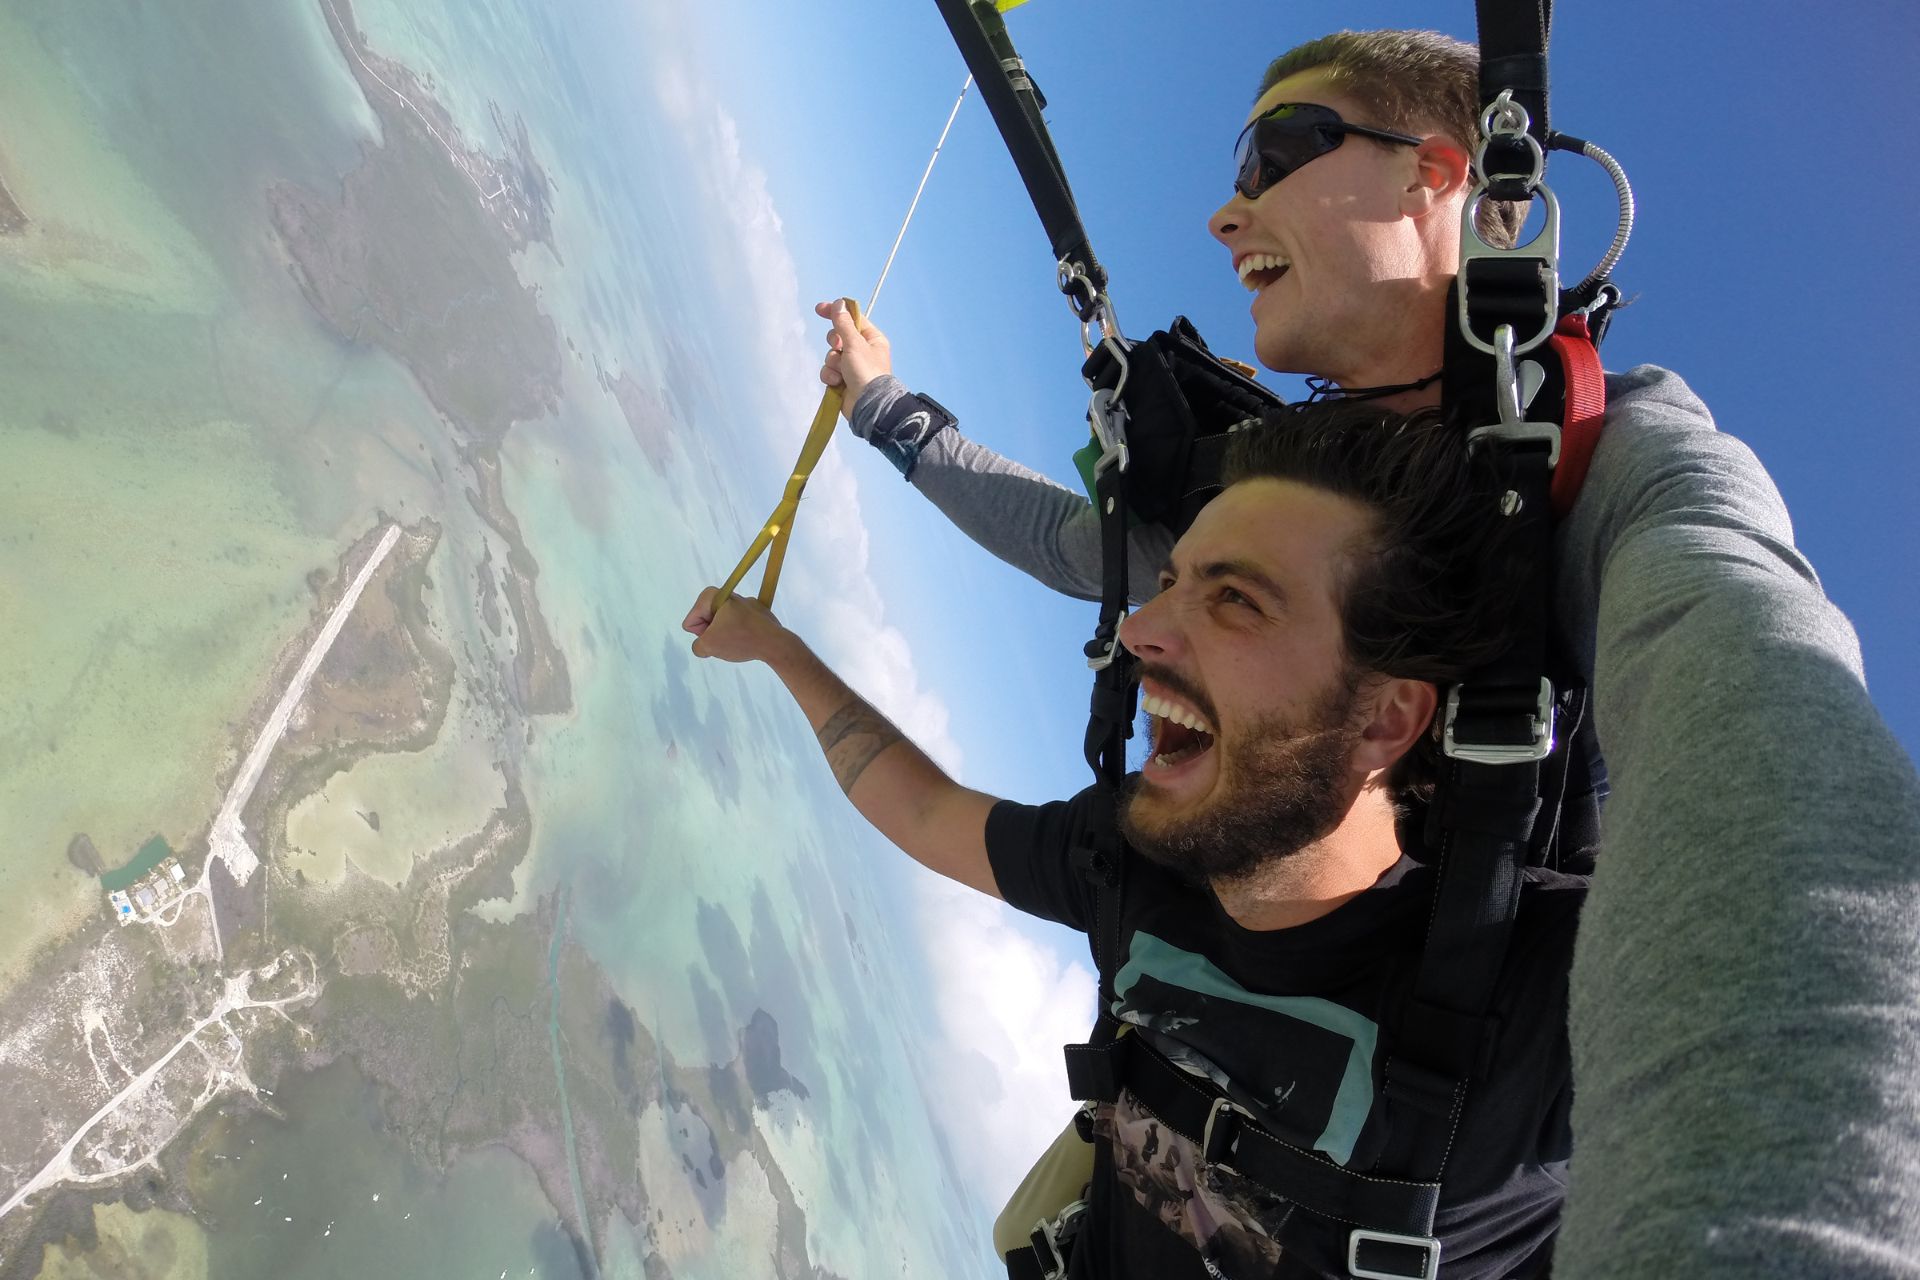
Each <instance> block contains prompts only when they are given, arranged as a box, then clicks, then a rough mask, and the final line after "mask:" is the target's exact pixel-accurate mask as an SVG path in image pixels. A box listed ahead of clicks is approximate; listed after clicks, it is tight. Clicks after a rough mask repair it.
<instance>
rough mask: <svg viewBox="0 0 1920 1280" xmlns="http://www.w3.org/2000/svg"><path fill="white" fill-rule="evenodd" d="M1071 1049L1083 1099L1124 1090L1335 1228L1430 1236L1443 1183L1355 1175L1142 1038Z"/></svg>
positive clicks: (1219, 1164)
mask: <svg viewBox="0 0 1920 1280" xmlns="http://www.w3.org/2000/svg"><path fill="white" fill-rule="evenodd" d="M1066 1052H1067V1083H1068V1088H1069V1090H1070V1091H1071V1092H1072V1094H1073V1096H1074V1098H1075V1099H1076V1100H1077V1101H1082V1102H1107V1103H1111V1102H1116V1101H1118V1100H1119V1097H1120V1093H1121V1091H1122V1090H1123V1089H1124V1090H1125V1091H1126V1092H1128V1093H1130V1094H1132V1095H1133V1097H1134V1098H1135V1100H1137V1101H1138V1102H1139V1104H1140V1105H1141V1106H1142V1107H1144V1108H1145V1109H1146V1110H1147V1111H1150V1112H1152V1113H1153V1115H1154V1116H1155V1117H1156V1118H1158V1119H1159V1121H1160V1122H1161V1123H1162V1124H1164V1125H1166V1126H1167V1127H1168V1128H1169V1129H1171V1130H1173V1131H1174V1132H1175V1133H1177V1134H1179V1135H1180V1136H1181V1137H1183V1138H1186V1139H1187V1140H1188V1141H1189V1142H1192V1143H1193V1144H1194V1147H1195V1150H1196V1151H1197V1152H1198V1153H1199V1156H1200V1159H1201V1160H1202V1161H1203V1162H1205V1163H1206V1164H1208V1165H1211V1166H1212V1167H1214V1168H1216V1169H1223V1170H1226V1171H1227V1172H1230V1173H1234V1174H1238V1175H1239V1176H1240V1177H1243V1178H1246V1179H1247V1180H1248V1181H1250V1182H1253V1183H1255V1184H1256V1185H1258V1186H1260V1187H1262V1188H1264V1189H1266V1190H1267V1191H1270V1192H1272V1193H1273V1194H1274V1195H1277V1196H1279V1197H1281V1198H1282V1199H1284V1200H1287V1201H1289V1202H1290V1203H1293V1204H1297V1205H1299V1206H1300V1207H1301V1208H1303V1209H1306V1210H1308V1211H1310V1212H1312V1213H1316V1214H1319V1215H1321V1216H1322V1217H1326V1218H1331V1219H1333V1220H1335V1221H1338V1222H1344V1223H1349V1224H1356V1225H1362V1226H1366V1227H1368V1228H1371V1229H1373V1230H1375V1231H1386V1232H1394V1233H1398V1234H1401V1235H1409V1236H1427V1235H1429V1234H1431V1232H1432V1228H1433V1215H1434V1212H1435V1211H1436V1210H1437V1209H1438V1208H1439V1205H1440V1184H1439V1183H1438V1182H1429V1181H1417V1180H1408V1179H1402V1178H1384V1177H1378V1176H1375V1175H1373V1174H1367V1173H1359V1172H1356V1171H1354V1170H1352V1169H1346V1168H1343V1167H1341V1166H1340V1165H1337V1164H1335V1163H1333V1162H1332V1161H1331V1160H1329V1159H1327V1158H1326V1157H1325V1156H1323V1155H1320V1154H1318V1153H1316V1152H1312V1151H1308V1150H1306V1149H1304V1148H1301V1147H1297V1146H1294V1145H1293V1144H1292V1143H1290V1142H1287V1141H1286V1140H1284V1139H1282V1138H1280V1137H1278V1136H1276V1135H1275V1134H1273V1133H1272V1132H1270V1131H1269V1130H1267V1129H1266V1128H1264V1127H1263V1126H1262V1125H1261V1124H1260V1122H1259V1121H1258V1120H1257V1119H1256V1118H1255V1117H1254V1115H1253V1113H1252V1112H1250V1111H1247V1110H1246V1109H1245V1108H1243V1107H1240V1106H1238V1105H1237V1104H1235V1103H1234V1102H1233V1101H1232V1100H1231V1099H1229V1098H1228V1097H1227V1096H1226V1095H1225V1094H1223V1093H1221V1092H1220V1091H1219V1090H1218V1089H1215V1088H1213V1087H1212V1086H1211V1085H1209V1084H1205V1083H1203V1082H1201V1081H1199V1080H1197V1079H1195V1078H1194V1077H1193V1076H1191V1075H1189V1074H1187V1073H1186V1072H1184V1071H1182V1070H1180V1068H1178V1067H1176V1066H1174V1065H1173V1064H1172V1063H1170V1062H1168V1061H1167V1060H1166V1058H1165V1057H1163V1056H1162V1055H1161V1054H1159V1053H1158V1052H1156V1051H1155V1050H1154V1049H1153V1048H1152V1046H1150V1045H1148V1044H1147V1043H1145V1041H1143V1040H1142V1039H1141V1038H1140V1037H1139V1036H1137V1035H1123V1036H1120V1037H1119V1038H1117V1039H1115V1040H1112V1041H1109V1042H1108V1043H1106V1044H1101V1045H1095V1044H1084V1045H1068V1046H1067V1051H1066Z"/></svg>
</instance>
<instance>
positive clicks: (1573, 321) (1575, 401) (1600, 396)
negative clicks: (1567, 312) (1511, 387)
mask: <svg viewBox="0 0 1920 1280" xmlns="http://www.w3.org/2000/svg"><path fill="white" fill-rule="evenodd" d="M1547 343H1548V345H1549V346H1551V347H1552V348H1553V349H1554V351H1555V352H1556V353H1557V354H1558V355H1559V357H1560V367H1561V369H1562V370H1563V371H1564V373H1565V374H1566V386H1567V413H1566V421H1565V422H1563V423H1562V424H1561V426H1560V464H1559V466H1557V467H1555V468H1554V472H1553V514H1554V515H1555V516H1556V517H1558V518H1560V519H1565V518H1566V514H1567V512H1568V511H1570V510H1572V509H1573V500H1574V499H1575V498H1577V497H1579V496H1580V485H1581V483H1582V482H1583V481H1585V480H1586V478H1587V464H1588V463H1590V462H1592V461H1593V447H1594V446H1595V445H1596V444H1598V443H1600V424H1601V421H1602V420H1603V419H1604V418H1605V417H1606V414H1607V383H1606V377H1605V375H1604V374H1603V373H1602V372H1601V370H1600V353H1599V352H1598V351H1595V350H1594V349H1593V338H1592V337H1591V336H1590V335H1589V334H1588V332H1587V318H1586V317H1585V316H1582V315H1571V316H1566V317H1564V318H1562V319H1561V321H1560V323H1559V325H1558V326H1556V327H1555V329H1554V331H1553V336H1552V337H1551V338H1549V339H1547Z"/></svg>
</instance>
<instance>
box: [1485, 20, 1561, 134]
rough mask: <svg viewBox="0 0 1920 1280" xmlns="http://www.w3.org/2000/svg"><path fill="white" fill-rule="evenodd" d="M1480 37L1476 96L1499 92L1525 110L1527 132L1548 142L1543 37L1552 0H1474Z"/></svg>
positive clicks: (1487, 97)
mask: <svg viewBox="0 0 1920 1280" xmlns="http://www.w3.org/2000/svg"><path fill="white" fill-rule="evenodd" d="M1473 14H1474V21H1475V25H1476V26H1477V27H1478V29H1479V37H1480V101H1481V102H1482V103H1488V102H1492V101H1493V100H1494V99H1495V98H1497V97H1499V96H1500V94H1501V93H1502V92H1510V93H1512V94H1513V100H1514V101H1515V102H1518V103H1519V104H1520V105H1521V106H1523V107H1525V108H1526V110H1527V115H1528V116H1529V117H1530V118H1531V123H1530V124H1529V125H1528V128H1527V132H1528V133H1531V134H1532V135H1533V136H1534V139H1535V140H1536V141H1538V142H1539V143H1540V144H1541V145H1542V146H1545V145H1546V142H1547V133H1548V131H1549V130H1548V126H1547V37H1548V36H1549V35H1550V34H1551V31H1552V26H1553V0H1474V6H1473Z"/></svg>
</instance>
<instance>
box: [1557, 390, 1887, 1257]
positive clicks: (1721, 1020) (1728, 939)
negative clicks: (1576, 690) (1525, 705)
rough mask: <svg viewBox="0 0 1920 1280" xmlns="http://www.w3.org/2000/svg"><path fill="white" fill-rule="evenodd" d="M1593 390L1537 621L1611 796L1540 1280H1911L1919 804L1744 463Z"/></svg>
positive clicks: (1808, 579) (1685, 398) (1742, 451)
mask: <svg viewBox="0 0 1920 1280" xmlns="http://www.w3.org/2000/svg"><path fill="white" fill-rule="evenodd" d="M1609 390H1610V393H1611V400H1612V404H1611V407H1610V409H1609V412H1608V417H1607V425H1606V428H1605V430H1604V432H1603V434H1602V437H1601V441H1600V444H1599V446H1598V449H1597V451H1596V453H1595V456H1594V461H1593V467H1592V470H1591V472H1590V473H1589V477H1588V480H1587V483H1586V486H1585V488H1584V490H1583V492H1582V495H1581V497H1580V500H1579V502H1578V503H1577V504H1576V506H1575V508H1574V510H1573V512H1572V513H1571V515H1570V517H1569V519H1568V520H1567V521H1566V522H1565V524H1564V525H1563V526H1562V535H1563V542H1562V544H1561V546H1560V568H1561V584H1560V587H1559V590H1558V592H1557V594H1558V596H1559V600H1560V603H1561V606H1562V612H1561V622H1562V625H1563V626H1564V627H1565V629H1566V631H1567V633H1568V635H1569V636H1570V637H1571V639H1572V642H1573V644H1574V647H1575V649H1576V650H1578V651H1580V653H1581V656H1582V657H1583V658H1584V659H1585V660H1586V661H1588V662H1590V664H1591V669H1592V671H1593V690H1594V706H1595V714H1596V722H1595V723H1596V727H1597V729H1598V732H1599V736H1600V744H1601V750H1602V752H1603V753H1604V755H1605V757H1606V760H1607V765H1608V770H1609V773H1610V775H1611V781H1612V787H1613V794H1612V797H1611V799H1610V800H1609V802H1608V805H1607V809H1606V814H1605V821H1604V842H1603V852H1602V853H1601V855H1600V863H1599V871H1598V874H1597V875H1596V876H1595V879H1594V884H1593V889H1592V892H1591V895H1590V896H1589V898H1588V901H1587V905H1586V909H1585V913H1584V916H1583V919H1582V923H1581V929H1580V937H1579V945H1578V949H1577V953H1576V957H1575V961H1574V971H1573V986H1572V1010H1571V1030H1572V1043H1573V1052H1574V1079H1575V1081H1576V1088H1575V1100H1574V1111H1573V1127H1574V1139H1575V1147H1574V1160H1573V1167H1572V1181H1571V1192H1570V1197H1569V1201H1568V1208H1567V1214H1566V1219H1565V1226H1564V1229H1563V1234H1562V1236H1561V1239H1560V1242H1559V1248H1558V1249H1557V1251H1556V1266H1555V1273H1554V1274H1555V1276H1556V1277H1557V1278H1558V1280H1595V1278H1597V1277H1609V1278H1611V1277H1621V1278H1623V1280H1624V1278H1625V1277H1636V1278H1637V1277H1643V1276H1654V1275H1674V1276H1679V1275H1684V1276H1689V1277H1722V1276H1725V1277H1732V1276H1742V1277H1745V1276H1780V1277H1787V1276H1795V1277H1800V1276H1816V1275H1817V1276H1861V1277H1865V1276H1875V1277H1879V1276H1896V1275H1899V1276H1910V1277H1911V1276H1920V1066H1917V1065H1916V1064H1917V1063H1920V779H1916V776H1915V772H1914V768H1913V764H1912V762H1911V761H1910V760H1909V759H1908V758H1907V756H1906V754H1905V752H1904V751H1903V750H1902V749H1901V747H1900V745H1899V743H1898V742H1897V741H1896V740H1895V738H1894V737H1893V735H1892V733H1891V732H1890V731H1889V730H1888V729H1887V727H1886V725H1885V724H1884V723H1883V722H1882V720H1881V718H1880V716H1879V714H1878V713H1877V712H1876V711H1875V710H1874V707H1873V704H1872V702H1871V701H1870V700H1869V698H1868V695H1867V690H1866V686H1865V683H1864V678H1863V675H1862V672H1861V663H1860V651H1859V645H1858V642H1857V641H1856V639H1855V636H1854V633H1853V630H1852V628H1851V626H1849V624H1848V623H1847V620H1846V618H1845V617H1844V616H1842V615H1841V613H1840V612H1839V610H1838V609H1836V608H1835V607H1834V606H1833V605H1832V604H1831V603H1829V602H1828V601H1827V600H1826V598H1825V596H1824V595H1823V594H1822V592H1821V590H1820V586H1819V582H1818V580H1817V579H1816V578H1815V576H1814V573H1813V570H1812V568H1811V567H1810V566H1809V565H1808V564H1807V562H1806V560H1805V559H1804V558H1803V557H1802V556H1801V555H1800V553H1799V552H1798V551H1797V550H1796V549H1795V548H1794V545H1793V531H1792V527H1791V525H1790V524H1789V522H1788V519H1787V513H1786V509H1785V507H1784V505H1783V504H1782V502H1781V500H1780V495H1779V493H1778V492H1777V491H1776V490H1775V488H1774V486H1773V484H1772V482H1771V480H1769V479H1768V477H1767V475H1766V473H1765V471H1764V470H1763V469H1762V468H1761V466H1760V464H1759V463H1758V461H1757V460H1756V459H1755V458H1754V457H1753V455H1752V453H1751V452H1749V451H1748V450H1747V448H1746V447H1745V446H1744V445H1742V444H1740V443H1739V442H1738V441H1736V440H1734V439H1732V438H1731V437H1729V436H1726V435H1722V434H1720V433H1719V432H1717V431H1716V430H1715V429H1714V427H1713V422H1712V419H1711V418H1710V417H1709V415H1708V414H1707V411H1706V409H1705V407H1704V406H1703V405H1702V404H1701V403H1700V401H1699V400H1698V399H1697V398H1695V397H1694V395H1693V394H1692V392H1691V391H1689V390H1688V389H1687V387H1686V386H1685V385H1684V384H1683V383H1682V382H1681V381H1680V379H1679V378H1677V377H1675V376H1673V375H1672V374H1669V373H1666V372H1664V371H1662V370H1657V369H1651V368H1641V369H1636V370H1634V371H1632V372H1631V373H1629V374H1627V375H1625V376H1623V377H1621V378H1617V379H1613V380H1612V381H1611V385H1610V388H1609ZM1596 602H1597V609H1596Z"/></svg>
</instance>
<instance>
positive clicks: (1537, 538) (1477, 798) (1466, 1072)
mask: <svg viewBox="0 0 1920 1280" xmlns="http://www.w3.org/2000/svg"><path fill="white" fill-rule="evenodd" d="M1470 447H1473V448H1477V449H1483V450H1486V451H1488V452H1490V453H1491V454H1492V455H1493V459H1492V461H1493V464H1494V466H1495V469H1496V473H1497V475H1498V476H1499V479H1500V481H1501V483H1500V485H1499V486H1498V487H1497V488H1498V495H1499V496H1498V498H1497V499H1496V500H1497V501H1499V502H1500V504H1501V510H1502V512H1504V513H1505V514H1504V516H1503V518H1504V519H1507V520H1512V521H1516V522H1518V525H1519V527H1518V528H1516V529H1515V530H1514V540H1515V545H1516V546H1517V547H1519V548H1522V549H1523V550H1522V552H1521V553H1522V554H1524V555H1526V556H1527V558H1528V559H1527V562H1526V564H1525V566H1524V568H1525V573H1524V575H1523V576H1522V577H1521V580H1520V581H1519V582H1518V583H1517V587H1518V592H1519V594H1518V595H1517V597H1516V598H1515V599H1514V602H1513V608H1514V614H1515V640H1514V643H1513V644H1512V646H1511V647H1510V648H1509V649H1508V651H1507V653H1506V655H1505V656H1504V657H1502V658H1501V659H1500V660H1499V661H1497V662H1494V663H1491V664H1489V665H1488V666H1487V667H1485V668H1483V669H1482V670H1480V671H1477V672H1475V673H1474V674H1473V676H1472V677H1471V678H1470V679H1468V680H1465V681H1463V682H1461V683H1460V684H1459V685H1458V686H1456V687H1455V689H1454V690H1453V691H1452V693H1451V694H1450V695H1449V700H1448V709H1447V713H1446V716H1445V721H1444V723H1445V726H1446V740H1447V742H1448V745H1449V758H1448V761H1447V765H1448V767H1447V770H1446V772H1445V773H1444V775H1443V776H1442V778H1441V781H1440V785H1439V787H1438V788H1437V790H1436V793H1435V796H1434V802H1433V806H1432V808H1431V809H1430V810H1429V812H1428V843H1429V845H1430V846H1432V847H1434V848H1436V849H1437V850H1438V862H1439V868H1438V883H1437V885H1436V886H1435V891H1434V907H1433V916H1432V919H1431V920H1430V921H1429V923H1428V926H1427V936H1426V940H1425V943H1424V945H1423V947H1422V950H1421V955H1420V967H1419V970H1418V973H1417V974H1416V976H1415V979H1414V988H1413V994H1412V996H1411V998H1410V999H1409V1001H1408V1003H1407V1007H1406V1009H1405V1010H1404V1012H1403V1013H1402V1015H1401V1017H1400V1019H1399V1021H1398V1023H1397V1024H1396V1025H1395V1027H1394V1028H1393V1031H1392V1034H1391V1035H1390V1036H1389V1038H1388V1047H1389V1055H1388V1060H1387V1063H1386V1066H1385V1069H1384V1071H1383V1076H1384V1084H1383V1088H1382V1092H1383V1094H1384V1096H1385V1098H1386V1102H1387V1107H1388V1117H1389V1118H1388V1137H1387V1146H1386V1150H1385V1151H1384V1152H1383V1154H1382V1157H1381V1166H1382V1167H1383V1168H1389V1169H1392V1170H1394V1171H1395V1172H1397V1173H1400V1174H1402V1175H1404V1176H1407V1177H1414V1178H1432V1179H1435V1180H1438V1179H1439V1178H1441V1177H1442V1176H1443V1175H1444V1173H1445V1168H1446V1161H1447V1156H1448V1155H1449V1153H1450V1151H1451V1149H1452V1139H1453V1134H1454V1131H1455V1128H1456V1126H1457V1124H1458V1121H1459V1115H1460V1110H1461V1108H1462V1106H1464V1104H1465V1100H1466V1093H1467V1089H1468V1086H1469V1083H1470V1082H1471V1081H1473V1080H1475V1079H1484V1078H1485V1075H1486V1068H1487V1062H1488V1056H1489V1054H1490V1053H1491V1052H1492V1050H1493V1048H1494V1044H1495V1041H1496V1038H1497V1035H1498V1032H1499V1027H1498V1025H1497V1021H1496V1019H1495V1018H1494V1016H1493V1012H1492V1008H1493V996H1494V988H1495V986H1496V984H1497V983H1498V981H1499V977H1500V972H1501V969H1502V968H1503V966H1504V965H1505V963H1506V957H1507V944H1508V942H1509V940H1510V938H1511V936H1512V932H1513V921H1514V916H1515V914H1516V913H1517V911H1518V908H1519V903H1520V889H1521V884H1522V880H1523V875H1524V869H1525V867H1526V865H1527V863H1528V860H1529V854H1530V846H1531V844H1532V839H1533V833H1534V827H1535V823H1536V820H1537V818H1538V816H1539V812H1540V790H1541V764H1542V759H1543V758H1544V752H1541V753H1540V754H1538V755H1536V756H1535V757H1534V758H1528V757H1529V755H1530V754H1532V753H1530V752H1529V748H1530V747H1532V746H1534V745H1535V744H1537V743H1539V741H1540V737H1541V735H1542V733H1543V732H1544V733H1546V734H1547V735H1549V738H1550V735H1551V733H1552V732H1553V728H1554V725H1555V724H1556V723H1557V717H1556V714H1555V713H1556V709H1557V700H1556V699H1555V698H1554V696H1553V693H1552V690H1551V687H1550V686H1547V685H1544V684H1543V678H1542V677H1543V673H1544V672H1545V671H1546V670H1547V658H1548V639H1549V635H1550V624H1551V610H1550V602H1551V599H1552V594H1551V592H1552V567H1553V560H1552V547H1553V508H1552V503H1551V501H1550V497H1549V490H1550V487H1551V485H1552V480H1553V470H1552V467H1551V465H1550V463H1549V461H1548V459H1549V449H1548V446H1547V442H1545V441H1542V440H1534V439H1520V440H1514V439H1503V438H1492V439H1482V440H1480V441H1477V442H1475V443H1474V444H1473V445H1472V446H1470ZM1543 699H1544V707H1543ZM1543 712H1544V714H1543ZM1503 753H1504V754H1507V755H1510V756H1512V757H1513V758H1511V759H1507V760H1504V761H1499V760H1498V757H1499V756H1500V755H1501V754H1503ZM1476 754H1478V755H1486V756H1490V757H1493V758H1492V759H1480V760H1476V759H1472V758H1463V757H1471V756H1473V755H1476ZM1496 761H1497V762H1496Z"/></svg>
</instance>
